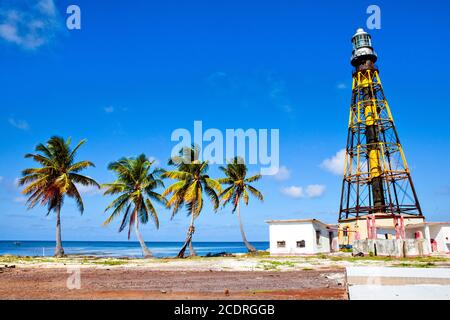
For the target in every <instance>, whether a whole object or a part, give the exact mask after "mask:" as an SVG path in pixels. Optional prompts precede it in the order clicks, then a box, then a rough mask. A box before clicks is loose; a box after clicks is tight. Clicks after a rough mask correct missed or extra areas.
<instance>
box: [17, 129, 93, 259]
mask: <svg viewBox="0 0 450 320" xmlns="http://www.w3.org/2000/svg"><path fill="white" fill-rule="evenodd" d="M85 142H86V140H82V141H80V142H79V143H78V145H77V146H76V147H75V148H74V149H73V150H72V149H71V148H70V143H71V139H70V138H69V139H68V140H67V141H65V140H64V139H63V138H61V137H56V136H55V137H52V138H50V140H48V142H47V145H43V144H42V143H40V144H38V145H37V146H36V148H35V151H36V154H31V153H29V154H26V155H25V158H31V159H33V160H34V161H36V162H37V163H38V164H39V165H40V167H38V168H28V169H25V170H23V171H22V178H21V179H20V180H19V185H21V186H25V188H24V189H23V191H22V193H23V194H25V195H27V196H29V197H28V201H27V204H28V207H29V208H34V207H35V206H36V205H37V204H38V203H39V204H40V205H43V206H47V209H48V211H47V215H48V214H50V212H52V211H54V212H56V250H55V256H56V257H63V256H64V249H63V247H62V242H61V208H62V206H63V203H64V198H65V197H66V196H67V197H69V198H73V199H74V200H75V202H76V204H77V206H78V210H79V211H80V212H81V213H83V211H84V204H83V200H82V198H81V195H80V193H79V191H78V189H77V184H78V185H83V186H95V187H100V186H99V185H98V183H97V182H96V181H95V180H93V179H91V178H89V177H86V176H83V175H81V174H80V171H82V170H84V169H86V168H89V167H94V164H93V163H92V162H90V161H81V162H77V163H75V155H76V152H77V151H78V149H79V148H80V147H81V146H82V145H83V144H84V143H85Z"/></svg>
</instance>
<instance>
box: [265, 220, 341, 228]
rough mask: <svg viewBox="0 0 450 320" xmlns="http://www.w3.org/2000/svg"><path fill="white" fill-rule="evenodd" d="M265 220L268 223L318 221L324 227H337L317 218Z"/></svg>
mask: <svg viewBox="0 0 450 320" xmlns="http://www.w3.org/2000/svg"><path fill="white" fill-rule="evenodd" d="M265 222H266V223H268V224H271V223H307V222H310V223H319V224H322V225H324V226H326V227H337V225H334V224H328V223H325V222H322V221H320V220H317V219H288V220H266V221H265Z"/></svg>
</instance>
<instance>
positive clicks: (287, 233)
mask: <svg viewBox="0 0 450 320" xmlns="http://www.w3.org/2000/svg"><path fill="white" fill-rule="evenodd" d="M266 222H267V223H268V224H269V233H270V255H303V254H305V255H306V254H317V253H329V252H334V251H337V250H338V238H337V226H334V225H328V224H326V223H323V222H321V221H319V220H316V219H304V220H270V221H266Z"/></svg>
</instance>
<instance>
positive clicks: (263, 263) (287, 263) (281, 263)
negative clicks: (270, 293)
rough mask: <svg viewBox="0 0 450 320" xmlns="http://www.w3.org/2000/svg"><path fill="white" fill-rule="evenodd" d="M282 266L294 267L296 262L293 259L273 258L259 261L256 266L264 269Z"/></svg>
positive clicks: (274, 268)
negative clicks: (278, 259)
mask: <svg viewBox="0 0 450 320" xmlns="http://www.w3.org/2000/svg"><path fill="white" fill-rule="evenodd" d="M282 267H288V268H293V267H295V263H294V262H292V261H271V260H263V261H260V262H258V265H257V266H256V268H259V269H263V270H279V268H282Z"/></svg>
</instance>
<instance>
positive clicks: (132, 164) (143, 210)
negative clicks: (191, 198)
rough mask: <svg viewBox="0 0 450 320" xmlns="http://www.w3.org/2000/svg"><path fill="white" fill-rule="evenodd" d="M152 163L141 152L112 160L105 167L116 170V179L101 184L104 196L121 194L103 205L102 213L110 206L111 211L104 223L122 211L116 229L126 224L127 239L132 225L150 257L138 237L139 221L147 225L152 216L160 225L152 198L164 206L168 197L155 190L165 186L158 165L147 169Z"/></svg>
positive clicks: (107, 222) (145, 252)
mask: <svg viewBox="0 0 450 320" xmlns="http://www.w3.org/2000/svg"><path fill="white" fill-rule="evenodd" d="M153 163H154V161H149V160H148V159H147V157H146V156H145V155H144V154H141V155H140V156H139V157H137V158H122V159H120V160H118V161H116V162H112V163H110V164H109V166H108V169H109V170H111V171H114V173H116V175H117V180H116V181H114V182H113V183H109V184H103V185H102V187H103V188H105V189H106V191H105V193H104V194H105V195H120V196H119V197H118V198H117V199H115V200H114V201H113V202H111V204H110V205H109V206H108V207H107V208H106V210H105V212H106V211H108V210H110V209H113V212H112V214H111V215H110V217H109V218H108V219H107V220H106V221H105V222H104V225H108V224H109V223H110V222H111V221H112V220H113V219H114V218H115V217H117V216H118V215H120V214H123V218H122V223H121V224H120V228H119V232H122V231H123V230H124V229H125V228H126V227H127V226H128V240H129V239H130V233H131V228H132V226H133V225H134V229H135V232H136V236H137V238H138V240H139V243H140V245H141V248H142V252H143V254H144V257H145V258H149V257H151V256H152V253H151V252H150V250H149V249H148V248H147V246H146V245H145V242H144V239H143V238H142V236H141V233H140V231H139V222H140V223H142V224H146V223H147V222H148V220H149V218H151V219H152V220H153V222H154V223H155V225H156V228H159V219H158V213H157V212H156V209H155V207H154V206H153V203H152V201H151V199H153V200H155V201H157V202H159V203H162V204H163V205H166V204H167V200H166V199H165V198H164V197H163V196H161V195H160V194H159V193H157V192H155V191H154V190H155V189H156V188H157V187H160V186H161V187H164V184H163V182H162V180H161V179H160V174H161V173H162V172H163V170H162V169H158V168H157V169H154V170H152V171H150V169H151V166H152V164H153Z"/></svg>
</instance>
